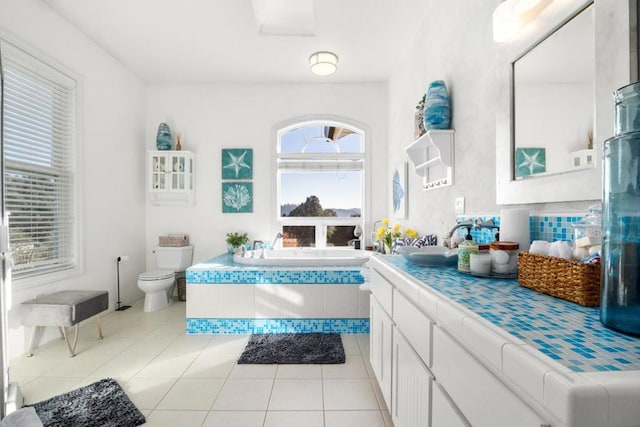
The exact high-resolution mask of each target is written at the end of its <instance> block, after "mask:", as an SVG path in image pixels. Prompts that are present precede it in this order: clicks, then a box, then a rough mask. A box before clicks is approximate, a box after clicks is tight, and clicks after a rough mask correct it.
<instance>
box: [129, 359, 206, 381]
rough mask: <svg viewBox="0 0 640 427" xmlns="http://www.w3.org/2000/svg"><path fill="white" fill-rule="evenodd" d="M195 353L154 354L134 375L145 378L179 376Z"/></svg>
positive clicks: (187, 366) (189, 363)
mask: <svg viewBox="0 0 640 427" xmlns="http://www.w3.org/2000/svg"><path fill="white" fill-rule="evenodd" d="M196 356H197V355H196V354H191V353H186V354H164V353H161V354H160V355H158V356H156V357H155V358H154V359H153V360H152V361H151V362H149V364H148V365H147V366H145V367H144V368H143V369H141V370H140V371H139V372H138V373H137V374H136V377H146V378H158V377H165V378H180V377H181V376H182V374H183V373H184V372H185V371H186V370H187V368H189V366H190V365H191V363H193V361H194V360H195V358H196Z"/></svg>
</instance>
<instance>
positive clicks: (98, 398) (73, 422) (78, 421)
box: [29, 378, 146, 427]
mask: <svg viewBox="0 0 640 427" xmlns="http://www.w3.org/2000/svg"><path fill="white" fill-rule="evenodd" d="M29 406H33V408H34V409H35V410H36V413H37V414H38V417H40V420H41V421H42V424H44V426H45V427H50V426H56V427H63V426H64V427H70V426H82V427H134V426H139V425H141V424H144V423H145V421H146V420H145V418H144V416H143V415H142V413H141V412H140V411H139V410H138V408H136V406H135V405H134V404H133V402H131V400H129V398H128V397H127V395H126V394H125V392H124V390H122V387H120V385H119V384H118V383H117V382H116V381H115V380H113V379H111V378H107V379H104V380H100V381H98V382H95V383H93V384H89V385H88V386H84V387H81V388H78V389H76V390H72V391H70V392H68V393H65V394H61V395H60V396H55V397H52V398H51V399H47V400H43V401H42V402H38V403H36V404H34V405H29Z"/></svg>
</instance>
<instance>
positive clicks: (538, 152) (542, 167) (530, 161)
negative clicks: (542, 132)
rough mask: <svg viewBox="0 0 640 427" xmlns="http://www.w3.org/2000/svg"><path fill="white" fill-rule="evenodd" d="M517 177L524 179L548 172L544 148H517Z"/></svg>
mask: <svg viewBox="0 0 640 427" xmlns="http://www.w3.org/2000/svg"><path fill="white" fill-rule="evenodd" d="M515 164H516V177H524V176H530V175H535V174H538V173H543V172H546V171H547V159H546V152H545V149H544V148H516V162H515Z"/></svg>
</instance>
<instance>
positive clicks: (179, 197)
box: [148, 151, 193, 204]
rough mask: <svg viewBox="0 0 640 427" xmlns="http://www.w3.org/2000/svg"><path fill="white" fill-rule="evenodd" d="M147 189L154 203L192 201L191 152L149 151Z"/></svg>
mask: <svg viewBox="0 0 640 427" xmlns="http://www.w3.org/2000/svg"><path fill="white" fill-rule="evenodd" d="M148 165H149V184H148V185H149V187H148V188H149V191H150V193H151V200H152V202H154V204H181V203H191V202H193V153H192V152H190V151H149V152H148Z"/></svg>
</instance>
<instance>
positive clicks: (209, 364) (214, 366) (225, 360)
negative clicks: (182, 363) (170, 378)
mask: <svg viewBox="0 0 640 427" xmlns="http://www.w3.org/2000/svg"><path fill="white" fill-rule="evenodd" d="M236 360H237V357H236V356H232V355H229V354H226V353H225V352H220V351H217V350H216V349H215V347H209V348H206V349H204V350H203V351H202V352H201V353H200V354H199V355H198V357H196V358H195V360H194V361H193V363H192V364H191V365H190V366H189V368H187V370H186V371H185V373H184V374H183V375H182V376H183V377H185V378H227V377H228V376H229V374H230V373H231V370H232V369H233V367H234V366H235V365H236Z"/></svg>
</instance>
